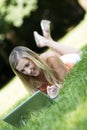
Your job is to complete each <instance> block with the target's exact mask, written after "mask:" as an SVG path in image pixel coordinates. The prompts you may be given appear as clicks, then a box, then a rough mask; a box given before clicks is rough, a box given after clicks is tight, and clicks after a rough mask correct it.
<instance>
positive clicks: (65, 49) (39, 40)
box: [34, 31, 81, 55]
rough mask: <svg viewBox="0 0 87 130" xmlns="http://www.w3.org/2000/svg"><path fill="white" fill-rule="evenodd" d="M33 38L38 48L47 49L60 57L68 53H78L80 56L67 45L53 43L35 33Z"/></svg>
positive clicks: (78, 51) (77, 51)
mask: <svg viewBox="0 0 87 130" xmlns="http://www.w3.org/2000/svg"><path fill="white" fill-rule="evenodd" d="M34 38H35V41H36V44H37V46H38V47H45V46H47V47H49V48H50V49H51V50H53V51H56V52H57V53H59V54H60V55H64V54H69V53H78V54H81V51H80V50H78V49H75V48H73V47H71V46H69V45H64V44H62V43H58V42H55V41H53V40H49V39H47V38H45V37H43V36H41V35H40V34H38V33H37V32H36V31H34Z"/></svg>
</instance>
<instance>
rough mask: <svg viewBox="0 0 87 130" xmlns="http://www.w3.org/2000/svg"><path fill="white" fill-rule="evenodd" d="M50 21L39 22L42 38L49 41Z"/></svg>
mask: <svg viewBox="0 0 87 130" xmlns="http://www.w3.org/2000/svg"><path fill="white" fill-rule="evenodd" d="M50 23H51V22H50V21H49V20H41V23H40V25H41V28H42V32H43V36H44V37H45V38H48V39H51V36H50Z"/></svg>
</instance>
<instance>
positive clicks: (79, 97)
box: [0, 14, 87, 130]
mask: <svg viewBox="0 0 87 130" xmlns="http://www.w3.org/2000/svg"><path fill="white" fill-rule="evenodd" d="M86 21H87V14H86V15H85V17H84V19H83V21H81V22H80V24H79V25H78V26H76V27H75V28H74V29H73V30H71V31H70V32H69V33H68V34H67V35H66V36H65V37H63V38H62V39H60V40H59V42H64V43H65V44H66V43H67V44H71V45H72V46H75V47H77V48H81V49H82V48H83V46H84V45H85V44H86V43H87V36H86V35H87V31H86V30H87V29H86V27H87V22H86ZM82 50H83V56H82V60H81V62H79V63H78V64H77V65H76V66H75V67H74V68H73V69H72V70H71V71H70V73H69V74H68V75H67V76H66V78H65V81H64V88H63V89H62V90H61V92H60V98H59V100H58V101H57V102H56V103H54V104H52V105H51V106H49V107H48V108H46V109H43V110H41V111H40V112H37V113H33V114H32V115H31V120H28V122H27V124H26V126H23V127H22V128H21V130H22V129H23V130H29V129H30V130H48V129H50V130H58V129H59V130H64V129H65V130H86V127H87V123H86V122H87V89H86V85H87V72H86V71H87V65H86V61H87V47H86V46H85V47H84V48H83V49H82ZM20 90H21V91H20ZM26 96H28V93H27V91H26V89H25V88H24V87H23V86H22V84H21V82H20V81H19V79H18V78H17V77H14V78H13V79H12V81H10V82H9V83H8V84H7V85H6V86H4V88H3V89H2V90H1V91H0V117H1V119H2V116H3V115H5V114H6V113H7V112H8V111H9V109H12V108H13V107H14V106H15V104H16V103H17V102H20V101H21V100H22V99H24V98H25V97H26ZM0 128H2V129H3V130H5V129H6V130H7V129H9V130H15V129H16V130H17V129H18V128H14V127H13V126H10V125H8V124H7V123H5V122H3V121H2V120H1V122H0Z"/></svg>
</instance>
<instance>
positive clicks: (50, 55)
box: [40, 51, 56, 62]
mask: <svg viewBox="0 0 87 130" xmlns="http://www.w3.org/2000/svg"><path fill="white" fill-rule="evenodd" d="M53 57H56V53H55V52H54V51H47V52H45V53H43V54H41V55H40V58H41V59H43V60H44V61H46V62H48V60H50V59H53Z"/></svg>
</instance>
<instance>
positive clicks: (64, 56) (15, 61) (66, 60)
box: [9, 20, 81, 98]
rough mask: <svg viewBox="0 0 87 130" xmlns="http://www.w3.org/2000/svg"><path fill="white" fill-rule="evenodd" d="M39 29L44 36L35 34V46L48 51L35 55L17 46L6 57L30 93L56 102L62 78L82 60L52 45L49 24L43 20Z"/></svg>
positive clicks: (72, 51) (73, 52)
mask: <svg viewBox="0 0 87 130" xmlns="http://www.w3.org/2000/svg"><path fill="white" fill-rule="evenodd" d="M41 28H42V32H43V36H41V35H40V34H38V33H37V32H36V31H35V32H34V38H35V41H36V44H37V46H38V47H44V46H47V47H49V50H48V51H46V52H44V53H43V54H41V55H38V54H36V53H35V52H33V51H32V50H30V49H29V48H27V47H24V46H17V47H15V48H14V49H13V50H12V52H11V54H10V56H9V63H10V66H11V68H12V70H13V71H14V73H15V74H16V75H17V76H18V77H19V78H20V79H21V81H22V82H23V83H24V84H25V87H26V88H28V89H29V90H30V91H31V92H35V91H37V90H40V91H42V92H44V93H46V94H48V95H49V96H50V97H51V98H55V97H56V96H57V95H58V93H59V90H60V88H61V85H60V84H61V82H62V81H63V79H64V76H65V75H66V74H67V73H68V71H69V70H70V69H71V68H72V67H73V66H74V64H75V63H77V62H78V61H79V60H80V59H81V58H80V57H81V52H80V50H77V49H75V48H72V47H70V46H66V45H63V44H59V43H57V42H55V41H54V40H53V39H52V38H51V36H50V21H48V20H42V21H41Z"/></svg>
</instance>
